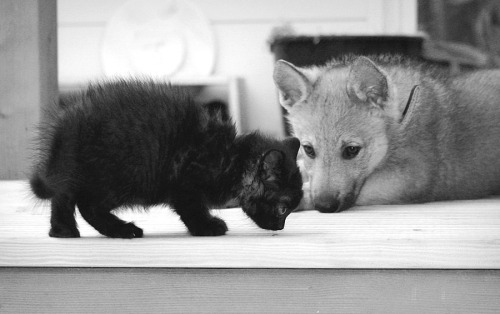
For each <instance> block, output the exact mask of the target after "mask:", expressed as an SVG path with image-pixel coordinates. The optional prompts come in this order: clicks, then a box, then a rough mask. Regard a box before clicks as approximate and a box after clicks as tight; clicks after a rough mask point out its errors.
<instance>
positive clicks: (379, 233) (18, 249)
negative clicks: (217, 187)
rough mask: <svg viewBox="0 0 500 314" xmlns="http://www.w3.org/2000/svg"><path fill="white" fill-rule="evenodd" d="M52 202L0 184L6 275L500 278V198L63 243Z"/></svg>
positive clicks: (20, 185) (160, 221) (234, 216)
mask: <svg viewBox="0 0 500 314" xmlns="http://www.w3.org/2000/svg"><path fill="white" fill-rule="evenodd" d="M48 205H49V204H48V203H38V204H36V202H35V201H34V200H33V198H32V197H31V196H30V194H29V192H28V190H27V183H26V182H24V181H3V182H0V209H1V210H0V252H1V254H0V266H30V267H37V266H44V267H45V266H51V267H54V266H55V267H181V268H185V267H189V268H348V269H353V268H363V269H408V268H414V269H499V268H500V199H498V198H497V199H483V200H476V201H461V202H441V203H430V204H422V205H406V206H373V207H358V208H353V209H352V210H349V211H347V212H344V213H340V214H321V213H318V212H312V211H311V212H299V213H293V214H292V215H290V216H289V217H288V219H287V224H286V226H285V229H284V230H282V231H279V232H272V231H267V230H262V229H259V228H258V227H257V226H256V225H255V224H254V223H253V222H252V221H251V220H250V219H249V218H247V217H246V216H245V215H244V213H242V211H241V209H238V208H235V209H227V210H215V211H214V212H215V213H216V214H217V215H218V216H220V217H222V218H223V219H224V220H225V221H226V222H227V224H228V226H229V229H230V230H229V232H228V234H227V235H226V236H222V237H215V238H213V237H212V238H210V237H209V238H205V237H203V238H200V237H192V236H190V235H188V234H187V232H186V229H185V226H184V225H183V224H182V223H181V222H180V221H179V218H178V216H177V215H176V214H175V213H173V212H172V211H171V210H170V209H168V208H162V207H155V208H152V209H151V210H150V212H149V213H144V212H141V211H126V212H121V213H119V215H120V217H122V218H123V219H125V220H129V221H134V222H135V223H136V224H137V225H138V226H140V227H142V228H143V229H144V233H145V237H144V238H142V239H133V240H123V239H108V238H105V237H102V236H101V235H99V234H98V233H97V232H96V231H95V230H94V229H93V228H91V227H90V226H89V225H88V224H87V223H86V222H85V221H83V220H82V219H81V217H80V216H78V217H77V220H78V224H79V227H80V232H81V235H82V238H79V239H54V238H50V237H48V235H47V232H48V228H49V223H48V221H49V210H48Z"/></svg>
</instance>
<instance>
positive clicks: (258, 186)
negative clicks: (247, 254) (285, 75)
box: [30, 81, 302, 238]
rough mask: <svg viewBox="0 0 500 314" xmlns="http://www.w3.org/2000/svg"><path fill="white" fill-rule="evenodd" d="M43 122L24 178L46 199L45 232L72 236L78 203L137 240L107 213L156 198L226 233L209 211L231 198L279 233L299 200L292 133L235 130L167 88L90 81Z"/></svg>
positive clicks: (200, 228)
mask: <svg viewBox="0 0 500 314" xmlns="http://www.w3.org/2000/svg"><path fill="white" fill-rule="evenodd" d="M47 118H48V119H46V120H47V122H45V123H43V124H41V126H40V141H39V146H40V147H39V162H38V163H37V164H36V165H35V167H34V173H33V175H32V177H31V180H30V184H31V189H32V191H33V192H34V194H36V195H37V196H38V197H39V198H42V199H51V210H52V215H51V220H50V223H51V229H50V232H49V235H50V236H52V237H79V232H78V229H77V226H76V222H75V217H74V213H75V205H76V206H77V207H78V209H79V210H80V213H81V214H82V216H83V218H84V219H85V220H86V221H87V222H88V223H89V224H90V225H92V226H93V227H94V228H95V229H96V230H97V231H99V232H100V233H102V234H103V235H106V236H108V237H118V238H134V237H142V234H143V232H142V229H140V228H138V227H136V226H135V225H134V224H133V223H126V222H124V221H122V220H120V219H118V218H117V217H116V216H115V215H113V214H112V213H111V211H112V210H114V209H117V208H118V207H122V206H133V205H143V206H145V207H147V206H151V205H158V204H169V205H171V206H172V208H174V209H175V211H176V212H177V213H178V214H179V216H180V218H181V220H182V221H183V222H184V224H185V225H186V227H187V228H188V229H189V232H190V233H191V234H192V235H197V236H212V235H223V234H225V232H226V231H227V227H226V224H225V223H224V221H223V220H221V219H219V218H217V217H214V216H212V215H211V214H210V212H209V208H211V207H214V206H221V205H223V204H224V203H225V202H227V201H228V200H229V199H232V198H236V199H237V200H238V202H239V204H240V205H241V206H242V208H243V210H244V211H245V213H247V214H248V216H249V217H250V218H252V219H253V220H254V221H255V223H256V224H257V225H258V226H260V227H261V228H265V229H271V230H280V229H283V227H284V224H285V219H286V217H287V216H288V214H290V212H291V211H292V210H293V209H294V208H295V207H296V206H297V205H298V203H299V201H300V199H301V198H302V179H301V175H300V173H299V169H298V168H297V165H296V157H297V152H298V149H299V141H298V140H297V139H295V138H289V139H286V140H284V141H278V140H274V139H271V138H268V137H265V136H263V135H261V134H259V133H251V134H248V135H242V136H236V131H235V128H234V125H233V124H232V123H231V121H230V120H228V119H226V118H224V115H219V114H216V113H215V112H213V110H211V111H210V112H209V111H208V110H207V109H206V108H203V107H202V106H199V105H196V104H194V103H193V101H192V100H191V98H190V97H189V95H187V94H185V93H184V92H183V91H182V90H180V89H179V88H175V87H172V86H170V85H167V84H159V83H153V82H140V81H118V82H111V83H104V84H101V85H90V86H89V87H88V89H87V90H86V91H85V92H83V93H80V94H75V95H72V96H71V97H69V98H65V99H63V100H61V101H60V103H59V106H57V108H55V109H53V110H50V111H48V115H47Z"/></svg>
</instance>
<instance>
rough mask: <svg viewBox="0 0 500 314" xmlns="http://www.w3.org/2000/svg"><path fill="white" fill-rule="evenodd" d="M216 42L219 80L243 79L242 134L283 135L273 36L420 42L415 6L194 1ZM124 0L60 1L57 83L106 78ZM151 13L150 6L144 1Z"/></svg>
mask: <svg viewBox="0 0 500 314" xmlns="http://www.w3.org/2000/svg"><path fill="white" fill-rule="evenodd" d="M191 1H192V2H194V3H196V4H197V5H198V6H199V7H200V8H201V9H202V10H203V11H204V12H205V14H206V15H207V17H208V18H209V19H210V21H211V23H212V26H213V28H214V31H215V35H216V40H217V59H216V66H215V71H214V73H213V74H215V75H222V76H225V75H236V76H239V77H241V78H242V80H243V84H242V91H241V92H242V99H241V101H242V104H241V106H242V108H241V110H242V115H243V118H244V121H243V130H244V131H249V130H254V129H260V130H262V131H264V132H268V133H271V134H273V135H277V136H281V135H283V126H282V120H281V111H280V110H281V109H280V107H279V106H278V104H277V101H276V91H275V88H274V84H273V81H272V70H273V64H274V59H273V55H272V54H271V52H270V50H269V46H268V43H267V40H268V38H269V36H270V34H271V30H272V29H273V28H274V27H276V26H280V25H282V24H284V23H290V24H291V25H292V27H293V28H294V29H295V30H296V31H297V32H298V33H299V34H313V35H315V34H416V32H417V5H416V0H191ZM125 2H126V0H59V1H58V18H59V21H58V25H59V32H58V36H59V38H58V41H59V49H58V54H59V82H60V84H74V83H82V82H86V81H88V80H92V79H95V78H98V77H102V75H103V73H102V68H101V57H100V45H101V40H102V36H103V32H104V29H105V27H106V22H107V21H108V20H109V18H110V17H111V16H112V15H113V13H114V12H115V10H116V9H117V8H119V7H120V6H121V5H122V4H123V3H125ZM144 4H145V5H147V0H145V1H144Z"/></svg>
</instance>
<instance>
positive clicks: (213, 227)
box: [189, 217, 227, 236]
mask: <svg viewBox="0 0 500 314" xmlns="http://www.w3.org/2000/svg"><path fill="white" fill-rule="evenodd" d="M226 231H227V225H226V223H225V222H224V220H222V219H220V218H217V217H212V218H210V220H207V221H206V222H204V223H203V224H199V225H197V226H196V227H191V228H189V232H190V233H191V234H192V235H194V236H220V235H225V234H226Z"/></svg>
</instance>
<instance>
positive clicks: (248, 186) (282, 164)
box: [240, 138, 303, 230]
mask: <svg viewBox="0 0 500 314" xmlns="http://www.w3.org/2000/svg"><path fill="white" fill-rule="evenodd" d="M299 147H300V142H299V140H298V139H296V138H288V139H285V140H284V141H273V143H272V145H271V148H270V147H269V146H267V148H266V149H265V150H264V152H263V153H261V154H260V156H259V158H257V160H256V161H255V162H254V163H253V164H252V167H251V168H250V169H249V170H248V171H247V172H246V174H245V176H244V178H243V189H242V192H241V194H240V204H241V207H242V208H243V211H245V213H246V214H247V215H248V216H249V217H250V218H251V219H252V220H253V221H254V222H255V223H256V224H257V225H258V226H259V227H261V228H263V229H270V230H281V229H283V228H284V227H285V219H286V217H287V216H288V215H289V214H290V213H291V212H292V211H293V210H294V209H295V208H296V207H297V206H298V204H299V202H300V200H301V199H302V194H303V193H302V176H301V174H300V170H299V168H298V167H297V153H298V150H299Z"/></svg>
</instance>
